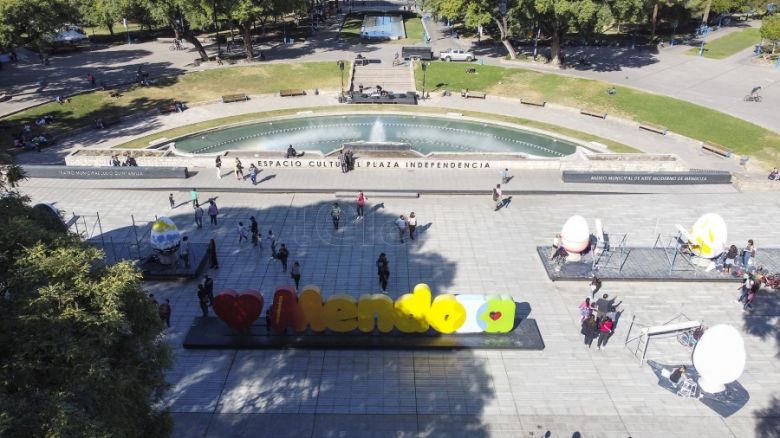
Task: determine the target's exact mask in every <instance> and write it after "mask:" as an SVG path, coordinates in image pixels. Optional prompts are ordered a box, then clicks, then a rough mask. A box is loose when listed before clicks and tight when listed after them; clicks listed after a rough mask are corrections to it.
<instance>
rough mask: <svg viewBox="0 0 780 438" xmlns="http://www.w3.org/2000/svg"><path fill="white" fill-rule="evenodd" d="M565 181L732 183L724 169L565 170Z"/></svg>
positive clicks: (674, 183)
mask: <svg viewBox="0 0 780 438" xmlns="http://www.w3.org/2000/svg"><path fill="white" fill-rule="evenodd" d="M563 182H565V183H587V184H642V185H694V184H731V174H730V173H729V172H724V171H691V172H609V171H592V172H588V171H583V172H581V171H573V170H564V171H563Z"/></svg>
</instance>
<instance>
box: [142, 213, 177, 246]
mask: <svg viewBox="0 0 780 438" xmlns="http://www.w3.org/2000/svg"><path fill="white" fill-rule="evenodd" d="M149 239H150V244H151V246H152V249H155V250H157V251H161V252H173V251H176V250H177V249H178V248H179V244H181V233H180V232H179V229H178V228H177V227H176V224H175V223H174V222H173V221H172V220H171V219H170V218H168V217H164V216H163V217H161V218H159V219H157V220H156V221H154V223H153V224H152V231H151V233H150V234H149Z"/></svg>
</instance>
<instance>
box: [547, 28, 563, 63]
mask: <svg viewBox="0 0 780 438" xmlns="http://www.w3.org/2000/svg"><path fill="white" fill-rule="evenodd" d="M562 44H563V32H561V31H559V30H554V31H553V32H552V41H551V42H550V62H551V63H552V64H553V65H561V64H563V59H561V45H562Z"/></svg>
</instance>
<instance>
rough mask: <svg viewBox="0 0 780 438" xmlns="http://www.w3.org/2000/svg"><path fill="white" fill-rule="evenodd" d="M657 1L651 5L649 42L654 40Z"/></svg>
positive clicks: (656, 21)
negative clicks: (651, 15)
mask: <svg viewBox="0 0 780 438" xmlns="http://www.w3.org/2000/svg"><path fill="white" fill-rule="evenodd" d="M658 7H659V5H658V2H655V4H654V5H653V17H652V18H651V19H650V43H651V44H652V42H653V41H654V40H655V26H656V24H657V23H658Z"/></svg>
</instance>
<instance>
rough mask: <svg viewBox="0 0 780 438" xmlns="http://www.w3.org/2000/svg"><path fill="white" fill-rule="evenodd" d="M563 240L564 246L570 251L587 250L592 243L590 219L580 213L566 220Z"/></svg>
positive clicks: (562, 235) (562, 230)
mask: <svg viewBox="0 0 780 438" xmlns="http://www.w3.org/2000/svg"><path fill="white" fill-rule="evenodd" d="M561 240H562V243H563V247H564V248H565V249H566V251H568V252H574V253H579V252H582V251H584V250H585V248H587V247H588V244H589V243H590V230H589V229H588V221H586V220H585V218H584V217H582V216H580V215H576V214H575V215H574V216H572V217H570V218H569V219H567V220H566V223H564V224H563V228H561Z"/></svg>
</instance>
